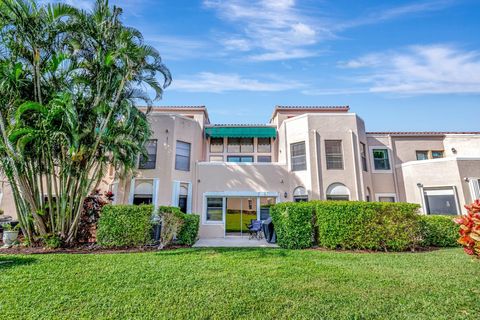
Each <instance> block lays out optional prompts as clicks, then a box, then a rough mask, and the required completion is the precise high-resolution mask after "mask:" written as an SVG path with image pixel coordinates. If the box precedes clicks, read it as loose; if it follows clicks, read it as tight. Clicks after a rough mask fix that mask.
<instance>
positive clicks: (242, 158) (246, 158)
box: [227, 156, 253, 162]
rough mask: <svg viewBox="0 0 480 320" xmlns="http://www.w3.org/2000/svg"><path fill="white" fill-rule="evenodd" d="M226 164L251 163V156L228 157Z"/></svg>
mask: <svg viewBox="0 0 480 320" xmlns="http://www.w3.org/2000/svg"><path fill="white" fill-rule="evenodd" d="M227 162H253V157H252V156H228V157H227Z"/></svg>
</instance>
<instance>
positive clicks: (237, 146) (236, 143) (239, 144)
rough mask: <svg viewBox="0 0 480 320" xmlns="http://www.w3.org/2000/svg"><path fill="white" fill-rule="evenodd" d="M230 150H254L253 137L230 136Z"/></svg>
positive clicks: (242, 151)
mask: <svg viewBox="0 0 480 320" xmlns="http://www.w3.org/2000/svg"><path fill="white" fill-rule="evenodd" d="M227 151H228V152H239V153H246V152H253V138H228V144H227Z"/></svg>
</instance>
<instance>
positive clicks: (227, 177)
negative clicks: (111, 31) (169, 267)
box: [1, 106, 480, 237]
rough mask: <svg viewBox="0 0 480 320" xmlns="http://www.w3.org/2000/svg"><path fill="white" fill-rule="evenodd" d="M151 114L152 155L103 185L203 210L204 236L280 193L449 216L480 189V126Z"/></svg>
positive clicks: (235, 228) (284, 112)
mask: <svg viewBox="0 0 480 320" xmlns="http://www.w3.org/2000/svg"><path fill="white" fill-rule="evenodd" d="M149 118H150V121H151V126H152V130H153V134H152V137H151V139H152V140H151V141H150V142H149V144H148V146H147V149H148V153H149V155H148V158H142V159H139V169H138V170H137V172H136V173H135V174H134V175H133V176H132V177H129V178H127V179H117V177H116V176H115V172H113V171H110V172H109V173H108V175H107V176H106V177H105V179H104V182H103V185H104V188H110V189H111V190H112V191H113V193H114V194H115V200H114V202H115V203H125V204H127V203H134V204H138V203H153V204H155V205H157V206H158V205H173V206H180V207H181V208H182V210H183V211H185V212H186V213H195V214H199V215H200V216H201V219H200V237H223V236H225V235H226V234H228V233H230V232H235V233H238V232H242V231H244V230H245V224H246V223H247V222H249V221H250V219H261V220H264V219H266V218H268V207H269V206H270V205H272V204H274V203H277V202H284V201H304V200H316V199H321V200H324V199H331V200H335V199H346V200H359V201H405V202H413V203H418V204H420V205H421V206H422V213H424V214H452V215H453V214H460V213H463V212H464V209H463V206H464V205H465V204H467V203H470V202H472V200H473V199H474V198H480V187H479V181H480V132H458V133H449V132H367V131H366V129H365V123H364V121H363V120H362V119H361V118H360V117H359V116H358V115H356V114H355V113H351V112H349V108H348V107H346V106H341V107H317V106H310V107H295V106H294V107H292V106H277V107H276V108H275V109H274V111H273V114H272V116H271V119H270V120H269V121H268V123H267V124H262V125H254V124H252V125H215V124H211V123H210V120H209V117H208V112H207V109H206V108H205V107H203V106H185V107H183V106H178V107H157V108H153V110H152V112H151V113H150V114H149ZM2 190H4V192H3V199H2V203H1V206H2V207H3V208H4V209H5V210H6V211H7V212H11V211H12V208H13V202H12V199H11V195H9V194H8V186H7V185H4V187H3V188H2ZM13 210H14V209H13Z"/></svg>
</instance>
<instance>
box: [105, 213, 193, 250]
mask: <svg viewBox="0 0 480 320" xmlns="http://www.w3.org/2000/svg"><path fill="white" fill-rule="evenodd" d="M153 211H154V207H153V206H152V205H140V206H137V205H106V206H104V207H103V208H102V212H101V214H100V219H99V220H98V227H97V242H98V244H100V245H101V246H104V247H135V246H144V245H148V244H152V242H153V239H152V223H151V219H152V214H153ZM157 212H159V213H174V214H175V215H178V217H179V218H181V219H182V220H183V223H182V225H181V227H180V231H179V232H178V234H177V243H179V244H185V245H193V244H194V243H195V241H196V240H197V236H198V229H199V225H200V217H199V216H198V215H196V214H184V213H182V212H181V211H180V209H179V208H177V207H167V206H161V207H159V208H158V211H157Z"/></svg>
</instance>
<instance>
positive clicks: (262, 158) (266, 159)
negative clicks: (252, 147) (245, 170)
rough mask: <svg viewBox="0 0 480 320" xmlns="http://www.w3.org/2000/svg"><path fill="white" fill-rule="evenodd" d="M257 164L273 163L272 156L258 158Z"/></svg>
mask: <svg viewBox="0 0 480 320" xmlns="http://www.w3.org/2000/svg"><path fill="white" fill-rule="evenodd" d="M257 162H272V157H271V156H258V157H257Z"/></svg>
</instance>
